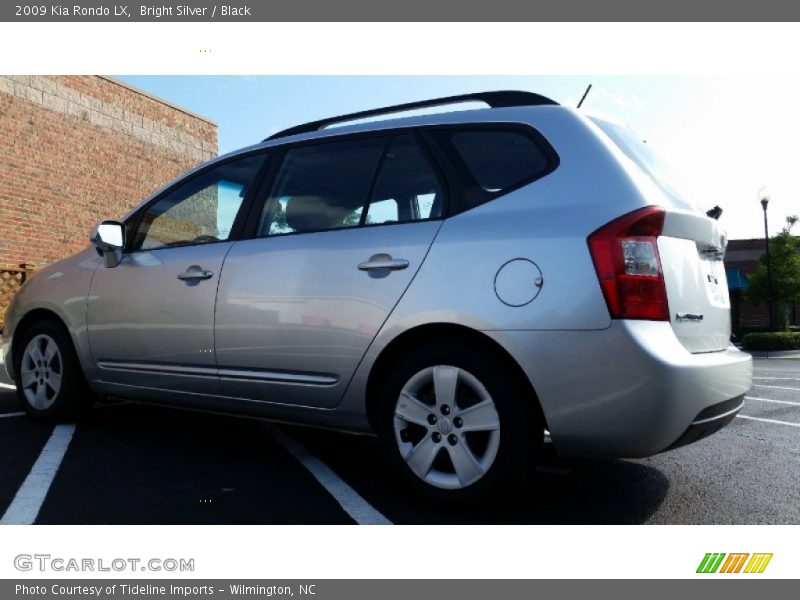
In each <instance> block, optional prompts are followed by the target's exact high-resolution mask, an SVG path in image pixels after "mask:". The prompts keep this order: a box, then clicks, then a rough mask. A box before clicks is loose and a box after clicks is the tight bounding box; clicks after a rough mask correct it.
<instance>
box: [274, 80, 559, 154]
mask: <svg viewBox="0 0 800 600" xmlns="http://www.w3.org/2000/svg"><path fill="white" fill-rule="evenodd" d="M462 102H484V103H485V104H487V105H488V106H489V107H490V108H503V107H509V106H540V105H546V104H558V102H555V101H553V100H551V99H550V98H546V97H545V96H541V95H539V94H534V93H533V92H519V91H498V92H477V93H474V94H461V95H459V96H447V97H445V98H433V99H431V100H421V101H419V102H408V103H406V104H396V105H394V106H384V107H383V108H373V109H370V110H363V111H361V112H355V113H350V114H348V115H340V116H338V117H329V118H327V119H320V120H319V121H311V122H310V123H304V124H303V125H296V126H294V127H290V128H289V129H284V130H283V131H279V132H278V133H275V134H273V135H271V136H269V137H268V138H266V139H265V140H264V141H265V142H266V141H268V140H274V139H278V138H283V137H288V136H290V135H297V134H300V133H311V132H313V131H319V130H320V129H325V128H326V127H328V126H330V125H333V124H335V123H346V122H348V121H357V120H360V119H366V118H369V117H377V116H380V115H389V114H392V113H399V112H406V111H410V110H417V109H420V108H431V107H434V106H443V105H446V104H459V103H462Z"/></svg>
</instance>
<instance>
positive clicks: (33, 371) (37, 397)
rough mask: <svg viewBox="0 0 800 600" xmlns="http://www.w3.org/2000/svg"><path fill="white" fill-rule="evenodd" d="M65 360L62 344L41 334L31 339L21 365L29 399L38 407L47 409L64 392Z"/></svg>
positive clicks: (23, 388) (32, 404)
mask: <svg viewBox="0 0 800 600" xmlns="http://www.w3.org/2000/svg"><path fill="white" fill-rule="evenodd" d="M63 375H64V363H63V361H62V359H61V351H60V350H59V348H58V344H57V343H56V342H55V340H54V339H53V338H51V337H50V336H49V335H45V334H40V335H37V336H36V337H34V338H33V339H31V341H30V342H28V345H27V347H26V348H25V351H24V352H23V355H22V363H21V365H20V385H21V386H22V391H23V393H24V394H25V399H26V400H27V401H28V403H29V404H30V405H31V406H32V407H33V408H35V409H36V410H47V409H48V408H50V407H51V406H52V405H53V403H54V402H55V401H56V398H57V397H58V394H59V392H60V391H61V383H62V377H63Z"/></svg>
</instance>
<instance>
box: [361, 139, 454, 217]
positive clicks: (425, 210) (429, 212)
mask: <svg viewBox="0 0 800 600" xmlns="http://www.w3.org/2000/svg"><path fill="white" fill-rule="evenodd" d="M442 197H443V192H442V188H441V186H440V185H439V180H438V179H437V177H436V174H435V173H434V171H433V167H432V166H431V164H430V163H429V162H428V159H427V158H426V157H425V155H424V153H423V152H422V149H421V148H420V147H419V145H418V144H417V143H416V141H415V140H414V138H413V137H412V136H411V135H400V136H397V137H395V138H394V139H393V140H392V142H391V143H390V144H389V147H388V148H387V150H386V154H385V155H384V157H383V161H382V163H381V170H380V174H379V175H378V180H377V182H376V184H375V190H374V191H373V193H372V199H371V202H370V205H369V209H368V210H367V218H366V221H365V223H366V224H367V225H378V224H381V223H404V222H409V221H420V220H424V219H436V218H439V217H441V216H442V204H443V202H442V199H443V198H442Z"/></svg>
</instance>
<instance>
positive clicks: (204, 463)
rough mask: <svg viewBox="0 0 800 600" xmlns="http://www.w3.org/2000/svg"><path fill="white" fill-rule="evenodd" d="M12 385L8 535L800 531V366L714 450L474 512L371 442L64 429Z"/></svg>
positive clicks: (1, 478)
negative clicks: (363, 529)
mask: <svg viewBox="0 0 800 600" xmlns="http://www.w3.org/2000/svg"><path fill="white" fill-rule="evenodd" d="M0 371H2V369H0ZM2 377H3V378H0V522H5V523H9V522H35V523H42V524H140V523H141V524H145V523H147V524H170V523H178V524H180V523H197V524H206V523H208V524H210V523H218V524H255V523H271V524H319V523H327V524H337V523H387V522H388V523H397V524H409V523H425V524H428V523H443V524H451V523H665V524H694V523H730V524H766V523H777V524H797V523H800V487H798V477H800V360H780V359H770V360H764V359H757V360H756V361H755V379H754V387H753V389H752V390H751V392H750V393H749V394H748V396H747V399H746V403H745V407H744V409H743V410H742V411H741V413H740V414H739V416H738V417H737V418H736V419H734V421H733V422H732V423H731V424H730V425H729V426H728V427H726V428H725V429H723V430H722V431H720V432H719V433H717V434H715V435H713V436H711V437H710V438H707V439H705V440H702V441H700V442H698V443H696V444H693V445H691V446H687V447H683V448H680V449H677V450H674V451H671V452H668V453H665V454H661V455H659V456H655V457H652V458H648V459H643V460H615V461H567V460H562V459H559V458H558V457H556V456H555V455H553V453H552V452H547V456H546V457H545V460H544V463H543V464H542V465H540V466H539V467H538V468H537V469H536V471H535V472H533V473H532V474H531V477H530V478H529V479H530V481H529V483H528V485H527V487H525V488H524V489H520V490H519V491H518V493H517V494H515V496H514V497H509V498H504V499H503V500H502V501H496V502H493V503H481V504H479V505H471V506H460V507H452V506H442V505H437V504H435V503H432V502H430V501H427V500H424V499H421V498H419V497H416V496H413V495H412V494H410V493H409V492H408V490H406V489H405V488H404V487H403V486H402V484H401V483H400V482H398V481H396V480H395V478H394V477H393V474H392V472H391V471H390V470H389V469H388V465H387V464H386V463H385V461H384V459H383V457H382V455H381V453H380V451H379V448H378V446H377V443H376V442H375V440H373V439H372V438H368V437H363V436H352V435H345V434H339V433H333V432H324V431H316V430H311V429H304V428H299V427H284V426H282V427H277V426H274V425H271V424H268V423H264V422H261V421H256V420H248V419H239V418H234V417H223V416H217V415H209V414H202V413H195V412H190V411H182V410H175V409H169V408H162V407H155V406H145V405H139V404H135V403H126V402H119V403H115V404H109V405H103V406H99V407H98V408H97V409H95V410H93V411H91V412H90V414H89V415H88V416H87V417H86V418H85V419H83V420H81V421H80V422H79V423H78V424H77V425H74V426H73V425H61V426H58V427H53V426H48V425H42V424H38V423H34V422H32V421H30V420H29V419H28V418H27V417H25V416H24V415H21V414H20V412H19V410H20V409H19V407H18V405H17V402H16V397H15V395H14V392H13V391H12V389H11V388H10V386H9V385H8V380H7V379H5V378H4V377H5V374H4V373H3V374H2Z"/></svg>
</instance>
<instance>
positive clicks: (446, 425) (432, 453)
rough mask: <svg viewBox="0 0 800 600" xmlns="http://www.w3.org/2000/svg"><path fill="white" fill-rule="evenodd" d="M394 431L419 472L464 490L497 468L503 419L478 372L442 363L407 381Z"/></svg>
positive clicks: (428, 479) (426, 478)
mask: <svg viewBox="0 0 800 600" xmlns="http://www.w3.org/2000/svg"><path fill="white" fill-rule="evenodd" d="M394 433H395V440H396V443H397V447H398V450H399V451H400V455H401V457H402V458H403V460H405V462H406V465H407V466H408V467H409V469H411V471H412V472H413V473H414V474H415V475H416V476H417V477H419V478H420V479H422V480H423V481H425V482H426V483H428V484H430V485H433V486H435V487H438V488H442V489H461V488H465V487H467V486H469V485H472V484H473V483H475V482H476V481H478V480H479V479H480V478H481V477H483V476H484V475H485V474H486V473H487V472H488V471H489V469H490V468H491V467H492V464H493V463H494V461H495V458H496V457H497V450H498V448H499V446H500V419H499V417H498V414H497V408H496V406H495V403H494V400H493V399H492V397H491V395H490V394H489V392H488V391H487V390H486V388H485V387H484V386H483V384H481V382H480V381H479V380H478V379H477V378H476V377H475V376H474V375H472V374H471V373H469V372H468V371H466V370H464V369H461V368H458V367H454V366H450V365H437V366H432V367H428V368H426V369H423V370H422V371H420V372H418V373H417V374H416V375H414V376H413V377H411V379H409V380H408V382H406V384H405V385H404V386H403V388H402V391H401V392H400V396H399V398H398V399H397V404H396V406H395V411H394Z"/></svg>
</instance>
